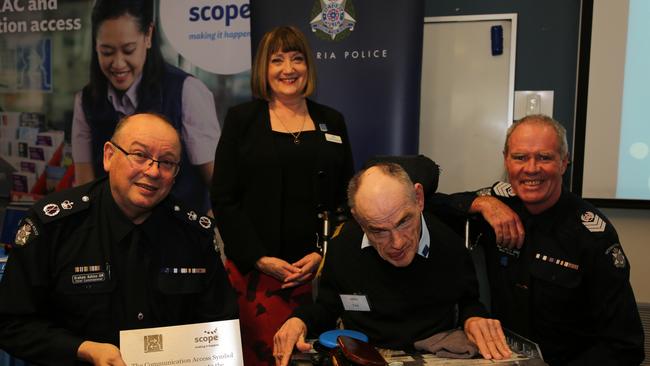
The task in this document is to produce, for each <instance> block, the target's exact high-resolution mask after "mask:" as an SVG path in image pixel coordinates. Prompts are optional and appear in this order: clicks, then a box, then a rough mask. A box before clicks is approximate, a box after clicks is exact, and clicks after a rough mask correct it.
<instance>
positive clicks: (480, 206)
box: [469, 196, 525, 248]
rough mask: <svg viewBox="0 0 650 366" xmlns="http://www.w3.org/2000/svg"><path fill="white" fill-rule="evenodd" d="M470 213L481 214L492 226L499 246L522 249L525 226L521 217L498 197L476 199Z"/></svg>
mask: <svg viewBox="0 0 650 366" xmlns="http://www.w3.org/2000/svg"><path fill="white" fill-rule="evenodd" d="M469 212H470V213H480V214H481V215H482V216H483V218H484V219H485V221H487V222H488V224H490V226H492V228H493V229H494V234H495V235H496V240H497V244H498V245H501V246H503V247H507V248H514V247H517V248H521V246H522V245H523V244H524V235H525V233H524V226H523V225H522V224H521V220H520V219H519V216H518V215H517V214H516V213H515V212H514V211H513V210H512V209H511V208H510V207H508V206H507V205H506V204H505V203H503V202H501V201H499V199H498V198H496V197H490V196H482V197H476V199H474V201H473V202H472V206H471V207H470V209H469Z"/></svg>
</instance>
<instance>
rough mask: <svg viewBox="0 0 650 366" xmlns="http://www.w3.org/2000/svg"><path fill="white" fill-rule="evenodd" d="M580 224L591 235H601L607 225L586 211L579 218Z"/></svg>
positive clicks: (598, 217)
mask: <svg viewBox="0 0 650 366" xmlns="http://www.w3.org/2000/svg"><path fill="white" fill-rule="evenodd" d="M580 219H581V220H582V224H583V225H584V226H585V227H586V228H587V230H589V231H591V232H592V233H602V232H603V231H605V227H607V223H605V221H604V220H603V219H602V218H600V216H598V215H596V214H595V213H593V212H591V211H586V212H585V213H583V214H582V215H581V216H580Z"/></svg>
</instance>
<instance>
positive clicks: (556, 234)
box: [447, 182, 644, 365]
mask: <svg viewBox="0 0 650 366" xmlns="http://www.w3.org/2000/svg"><path fill="white" fill-rule="evenodd" d="M479 192H480V194H487V195H493V196H495V197H497V198H499V199H500V200H501V201H502V202H504V203H505V204H507V205H508V206H509V207H510V208H511V209H513V210H514V211H515V212H516V213H517V214H518V215H519V217H520V219H521V221H522V223H523V225H524V229H525V241H524V245H523V246H522V248H521V250H516V249H515V250H510V249H507V248H502V247H499V246H497V245H496V244H495V242H496V239H495V234H494V230H493V229H492V228H491V227H490V226H489V225H488V224H487V223H486V222H485V221H484V220H479V222H480V230H479V233H480V236H479V239H478V240H479V243H481V244H483V245H482V246H483V248H484V249H485V253H486V267H487V272H488V278H489V282H490V290H491V298H492V312H493V313H494V315H495V316H496V317H497V318H499V319H500V320H501V321H502V324H503V325H504V326H505V327H506V328H509V329H510V330H513V331H515V332H517V333H519V334H521V335H524V336H526V337H528V338H530V339H532V340H533V341H535V342H537V343H539V345H540V348H541V351H542V355H543V356H544V359H545V360H546V362H548V363H549V364H550V365H638V364H639V363H640V362H641V360H642V359H643V357H644V353H643V343H644V335H643V329H642V326H641V321H640V317H639V312H638V310H637V306H636V301H635V298H634V293H633V291H632V288H631V286H630V283H629V276H630V265H629V262H628V260H627V258H626V256H625V253H624V252H623V248H622V247H621V244H620V242H619V239H618V235H617V233H616V230H615V229H614V226H613V225H612V224H611V222H609V221H608V220H607V218H606V217H605V216H604V215H603V214H602V213H601V212H600V211H598V210H597V209H596V208H595V207H593V206H592V205H591V204H589V203H587V202H586V201H584V200H582V199H580V198H578V197H577V196H575V195H574V194H572V193H570V192H568V191H567V190H565V189H564V190H563V191H562V193H561V196H560V198H559V200H558V202H557V203H556V204H555V205H554V206H553V207H551V208H549V209H548V210H546V211H544V212H543V213H541V214H539V215H531V214H530V213H528V211H527V210H526V208H525V206H524V204H523V202H522V201H521V200H520V199H519V198H518V197H516V196H515V194H514V192H513V190H512V187H511V186H510V184H509V183H504V182H497V183H495V184H494V185H493V186H492V187H491V188H488V189H484V190H481V191H479ZM474 198H476V195H475V193H474V192H472V193H464V194H463V193H461V194H457V195H452V196H451V197H450V198H449V201H448V202H447V204H448V205H449V206H451V207H452V208H455V209H461V210H462V209H464V210H465V211H466V210H468V209H469V206H470V205H471V201H473V199H474Z"/></svg>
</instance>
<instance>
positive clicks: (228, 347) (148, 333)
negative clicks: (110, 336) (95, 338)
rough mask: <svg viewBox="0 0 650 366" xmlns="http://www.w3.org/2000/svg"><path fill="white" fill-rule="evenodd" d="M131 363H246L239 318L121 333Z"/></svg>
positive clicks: (231, 365)
mask: <svg viewBox="0 0 650 366" xmlns="http://www.w3.org/2000/svg"><path fill="white" fill-rule="evenodd" d="M120 352H121V353H122V359H123V360H124V362H125V363H126V364H127V365H128V366H162V365H201V366H242V365H243V364H244V361H243V357H242V347H241V335H240V332H239V320H238V319H235V320H224V321H217V322H208V323H199V324H189V325H177V326H171V327H160V328H146V329H134V330H126V331H121V332H120Z"/></svg>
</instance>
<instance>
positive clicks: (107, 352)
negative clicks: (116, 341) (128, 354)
mask: <svg viewBox="0 0 650 366" xmlns="http://www.w3.org/2000/svg"><path fill="white" fill-rule="evenodd" d="M77 357H78V358H79V359H81V360H84V361H87V362H90V363H92V364H93V365H97V366H126V364H125V363H124V361H123V360H122V354H121V353H120V350H119V349H118V348H117V347H115V346H114V345H112V344H110V343H98V342H91V341H84V342H83V343H81V345H80V346H79V349H77Z"/></svg>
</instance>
